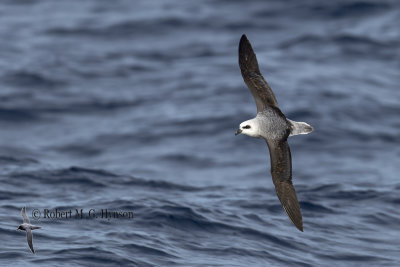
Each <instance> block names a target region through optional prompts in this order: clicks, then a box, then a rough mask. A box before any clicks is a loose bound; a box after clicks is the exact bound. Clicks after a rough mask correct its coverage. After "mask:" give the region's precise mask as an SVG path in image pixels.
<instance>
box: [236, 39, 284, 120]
mask: <svg viewBox="0 0 400 267" xmlns="http://www.w3.org/2000/svg"><path fill="white" fill-rule="evenodd" d="M239 66H240V70H241V72H242V76H243V80H244V82H245V83H246V85H247V87H249V89H250V92H251V94H252V95H253V97H254V100H255V101H256V105H257V112H260V111H263V110H264V108H265V107H267V106H273V107H278V102H277V101H276V98H275V95H274V93H273V92H272V89H271V87H270V86H269V85H268V83H267V82H266V81H265V79H264V77H263V76H262V75H261V73H260V69H259V68H258V62H257V57H256V54H255V53H254V51H253V48H252V47H251V44H250V42H249V40H247V37H246V35H244V34H243V35H242V38H241V39H240V43H239Z"/></svg>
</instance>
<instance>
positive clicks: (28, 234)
mask: <svg viewBox="0 0 400 267" xmlns="http://www.w3.org/2000/svg"><path fill="white" fill-rule="evenodd" d="M21 215H22V218H23V219H24V223H23V224H21V225H20V226H19V227H18V229H17V230H22V231H26V240H27V241H28V245H29V248H30V249H31V251H32V253H35V250H34V249H33V243H32V230H35V229H40V227H39V226H36V225H33V224H31V223H30V222H29V218H28V216H27V215H26V208H25V207H23V208H22V210H21Z"/></svg>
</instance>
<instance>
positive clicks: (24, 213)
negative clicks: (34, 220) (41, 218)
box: [21, 207, 30, 223]
mask: <svg viewBox="0 0 400 267" xmlns="http://www.w3.org/2000/svg"><path fill="white" fill-rule="evenodd" d="M21 215H22V218H23V219H24V223H30V222H29V218H28V216H27V215H26V208H25V207H23V208H22V210H21Z"/></svg>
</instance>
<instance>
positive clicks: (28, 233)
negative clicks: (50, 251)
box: [26, 228, 35, 253]
mask: <svg viewBox="0 0 400 267" xmlns="http://www.w3.org/2000/svg"><path fill="white" fill-rule="evenodd" d="M32 239H33V238H32V231H31V229H29V228H28V229H26V240H27V241H28V245H29V248H30V249H31V251H32V253H35V250H34V249H33V243H32Z"/></svg>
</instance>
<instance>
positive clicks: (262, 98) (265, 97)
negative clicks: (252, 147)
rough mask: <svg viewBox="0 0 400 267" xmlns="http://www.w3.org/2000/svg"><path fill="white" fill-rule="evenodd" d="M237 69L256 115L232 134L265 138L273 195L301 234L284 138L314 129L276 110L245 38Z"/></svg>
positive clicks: (288, 154)
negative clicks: (250, 96) (255, 107)
mask: <svg viewBox="0 0 400 267" xmlns="http://www.w3.org/2000/svg"><path fill="white" fill-rule="evenodd" d="M239 66H240V70H241V72H242V76H243V79H244V82H245V83H246V85H247V87H249V89H250V92H251V94H252V95H253V97H254V100H255V101H256V106H257V116H256V117H255V118H253V119H251V120H247V121H245V122H242V123H241V124H240V126H239V129H238V130H237V131H236V133H235V135H238V134H245V135H248V136H251V137H256V138H264V140H265V141H266V142H267V145H268V148H269V153H270V158H271V174H272V181H273V182H274V185H275V190H276V194H277V195H278V198H279V200H280V202H281V204H282V206H283V209H284V210H285V211H286V213H287V215H288V216H289V218H290V220H291V221H292V222H293V224H294V225H295V226H296V227H297V228H298V229H299V230H300V231H303V219H302V216H301V212H300V204H299V202H298V200H297V196H296V191H295V190H294V186H293V184H292V158H291V154H290V148H289V145H288V142H287V139H288V137H289V136H292V135H297V134H308V133H311V132H312V131H313V128H312V127H311V126H310V125H308V124H307V123H305V122H296V121H291V120H289V119H287V118H286V117H285V115H284V114H283V113H282V111H281V110H280V109H279V107H278V102H277V101H276V98H275V95H274V93H273V92H272V89H271V87H270V86H269V85H268V83H267V82H266V81H265V79H264V77H263V76H262V74H261V72H260V70H259V67H258V62H257V58H256V54H255V53H254V51H253V48H252V47H251V44H250V42H249V40H248V39H247V37H246V35H243V36H242V38H241V39H240V43H239Z"/></svg>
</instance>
